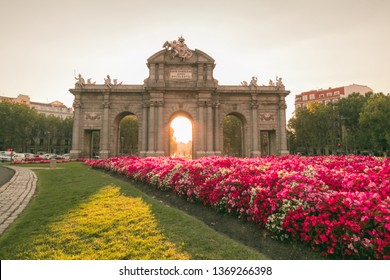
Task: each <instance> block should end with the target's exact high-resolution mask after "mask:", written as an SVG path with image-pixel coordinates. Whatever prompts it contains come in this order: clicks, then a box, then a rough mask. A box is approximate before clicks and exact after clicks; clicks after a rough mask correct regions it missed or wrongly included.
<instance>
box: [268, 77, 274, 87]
mask: <svg viewBox="0 0 390 280" xmlns="http://www.w3.org/2000/svg"><path fill="white" fill-rule="evenodd" d="M268 86H270V87H274V86H275V83H274V82H273V81H272V80H271V79H270V80H269V83H268Z"/></svg>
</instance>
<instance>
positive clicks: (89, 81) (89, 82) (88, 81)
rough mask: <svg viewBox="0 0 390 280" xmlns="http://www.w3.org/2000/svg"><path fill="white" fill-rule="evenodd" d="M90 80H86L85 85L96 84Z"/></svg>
mask: <svg viewBox="0 0 390 280" xmlns="http://www.w3.org/2000/svg"><path fill="white" fill-rule="evenodd" d="M91 80H92V79H91V78H89V79H88V80H87V84H88V85H94V84H96V82H92V81H91Z"/></svg>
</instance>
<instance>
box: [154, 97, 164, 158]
mask: <svg viewBox="0 0 390 280" xmlns="http://www.w3.org/2000/svg"><path fill="white" fill-rule="evenodd" d="M156 105H157V116H158V120H157V131H158V132H157V152H156V155H157V156H163V155H164V145H163V143H164V120H163V110H164V109H163V106H164V101H158V102H157V104H156Z"/></svg>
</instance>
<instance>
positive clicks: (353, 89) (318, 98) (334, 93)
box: [295, 84, 373, 110]
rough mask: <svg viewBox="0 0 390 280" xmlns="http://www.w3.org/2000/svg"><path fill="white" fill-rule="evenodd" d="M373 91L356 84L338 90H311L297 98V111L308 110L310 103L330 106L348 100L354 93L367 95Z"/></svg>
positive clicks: (298, 95)
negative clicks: (342, 99)
mask: <svg viewBox="0 0 390 280" xmlns="http://www.w3.org/2000/svg"><path fill="white" fill-rule="evenodd" d="M372 91H373V90H372V89H371V88H370V87H368V86H363V85H356V84H352V85H349V86H343V87H337V88H328V89H319V90H310V91H306V92H302V93H301V94H297V95H296V96H295V110H297V109H299V108H307V107H308V104H309V103H310V102H319V103H322V104H328V103H330V102H335V101H337V100H339V99H340V98H347V97H348V96H349V95H351V94H352V93H360V94H365V93H367V92H372Z"/></svg>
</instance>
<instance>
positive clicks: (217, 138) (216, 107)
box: [214, 102, 222, 156]
mask: <svg viewBox="0 0 390 280" xmlns="http://www.w3.org/2000/svg"><path fill="white" fill-rule="evenodd" d="M214 114H215V123H214V128H215V132H214V142H215V147H214V150H215V155H217V156H220V155H221V154H222V152H221V149H220V146H219V145H220V131H219V128H220V126H219V103H218V102H216V103H215V104H214Z"/></svg>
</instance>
